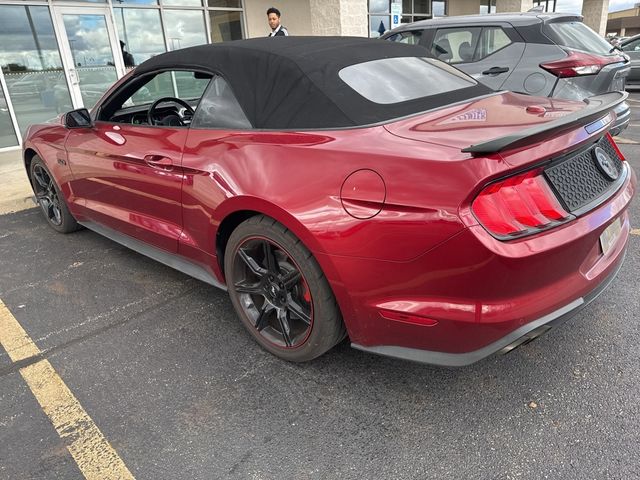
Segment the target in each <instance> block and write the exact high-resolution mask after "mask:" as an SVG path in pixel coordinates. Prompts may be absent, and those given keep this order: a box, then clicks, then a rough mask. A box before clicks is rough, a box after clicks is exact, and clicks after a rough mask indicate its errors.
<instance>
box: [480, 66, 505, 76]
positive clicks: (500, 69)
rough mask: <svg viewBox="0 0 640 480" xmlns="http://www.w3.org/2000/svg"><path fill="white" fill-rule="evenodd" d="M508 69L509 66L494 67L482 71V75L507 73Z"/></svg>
mask: <svg viewBox="0 0 640 480" xmlns="http://www.w3.org/2000/svg"><path fill="white" fill-rule="evenodd" d="M508 71H509V67H492V68H490V69H489V70H485V71H484V72H482V75H498V74H499V73H507V72H508Z"/></svg>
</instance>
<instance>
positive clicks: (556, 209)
mask: <svg viewBox="0 0 640 480" xmlns="http://www.w3.org/2000/svg"><path fill="white" fill-rule="evenodd" d="M472 210H473V213H474V215H475V216H476V218H477V219H478V221H479V222H480V223H481V224H482V225H483V226H484V227H485V228H486V229H487V230H488V231H489V233H491V234H492V235H494V236H495V237H498V238H501V239H510V238H514V237H520V236H524V235H531V234H534V233H537V232H540V231H542V230H546V229H547V228H550V227H553V226H556V225H559V224H560V223H563V222H565V221H567V220H569V219H570V218H572V216H571V215H570V214H569V213H568V212H567V211H566V210H565V209H564V208H563V207H562V205H560V202H558V199H557V198H556V196H555V195H554V193H553V191H552V190H551V188H550V187H549V185H548V184H547V181H546V180H545V179H544V177H543V176H542V170H541V169H536V170H532V171H530V172H526V173H523V174H520V175H516V176H514V177H510V178H508V179H506V180H502V181H500V182H496V183H493V184H491V185H489V186H488V187H486V188H485V189H484V190H482V191H481V192H480V194H479V195H478V196H477V197H476V199H475V200H474V201H473V204H472Z"/></svg>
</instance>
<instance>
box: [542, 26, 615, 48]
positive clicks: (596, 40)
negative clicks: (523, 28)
mask: <svg viewBox="0 0 640 480" xmlns="http://www.w3.org/2000/svg"><path fill="white" fill-rule="evenodd" d="M544 28H545V33H546V34H547V35H549V37H551V38H552V40H554V41H555V42H556V43H557V44H558V45H561V46H563V47H569V48H573V49H575V50H581V51H583V52H589V53H597V54H600V55H606V54H608V53H610V52H611V48H612V47H611V45H610V44H609V43H608V42H607V41H606V40H605V39H604V38H602V37H600V36H599V35H598V34H597V33H596V32H594V31H593V30H591V29H590V28H589V27H587V26H586V25H585V24H584V23H582V22H577V21H576V22H558V23H548V24H546V25H545V27H544Z"/></svg>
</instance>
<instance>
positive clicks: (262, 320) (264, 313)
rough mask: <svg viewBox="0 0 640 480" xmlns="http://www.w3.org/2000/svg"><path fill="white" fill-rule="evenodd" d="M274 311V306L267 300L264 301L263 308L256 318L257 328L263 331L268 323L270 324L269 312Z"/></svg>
mask: <svg viewBox="0 0 640 480" xmlns="http://www.w3.org/2000/svg"><path fill="white" fill-rule="evenodd" d="M272 311H273V307H272V306H271V305H269V304H268V303H267V302H264V305H263V306H262V309H261V310H260V314H259V315H258V318H256V323H255V327H256V330H258V331H259V332H261V331H262V330H264V329H265V327H266V326H267V325H269V313H271V312H272Z"/></svg>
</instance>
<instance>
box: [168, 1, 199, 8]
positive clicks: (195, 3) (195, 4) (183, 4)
mask: <svg viewBox="0 0 640 480" xmlns="http://www.w3.org/2000/svg"><path fill="white" fill-rule="evenodd" d="M162 4H163V5H175V6H176V7H201V6H202V0H162Z"/></svg>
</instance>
